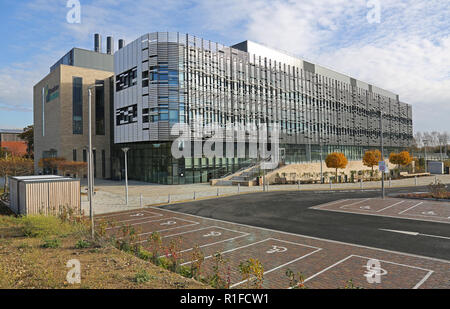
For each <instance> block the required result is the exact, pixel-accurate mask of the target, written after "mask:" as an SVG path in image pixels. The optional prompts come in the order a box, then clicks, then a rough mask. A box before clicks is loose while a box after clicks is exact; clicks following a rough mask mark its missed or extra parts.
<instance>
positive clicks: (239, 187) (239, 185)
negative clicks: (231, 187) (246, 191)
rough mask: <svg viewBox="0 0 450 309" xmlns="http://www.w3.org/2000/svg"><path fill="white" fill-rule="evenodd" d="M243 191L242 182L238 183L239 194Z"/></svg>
mask: <svg viewBox="0 0 450 309" xmlns="http://www.w3.org/2000/svg"><path fill="white" fill-rule="evenodd" d="M239 193H241V184H240V183H238V194H239Z"/></svg>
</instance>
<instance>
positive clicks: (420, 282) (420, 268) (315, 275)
mask: <svg viewBox="0 0 450 309" xmlns="http://www.w3.org/2000/svg"><path fill="white" fill-rule="evenodd" d="M352 257H358V258H361V259H366V260H371V259H373V258H369V257H366V256H361V255H356V254H351V255H349V256H347V257H345V258H343V259H342V260H340V261H337V262H336V263H334V264H332V265H330V266H328V267H327V268H324V269H323V270H321V271H319V272H318V273H315V274H314V275H312V276H310V277H308V278H307V279H305V281H304V283H306V282H308V281H309V280H311V279H313V278H315V277H317V276H319V275H321V274H323V273H324V272H326V271H328V270H330V269H332V268H334V267H336V266H337V265H339V264H342V263H343V262H345V261H347V260H348V259H350V258H352ZM377 260H378V261H380V262H383V263H388V264H393V265H398V266H403V267H409V268H415V269H419V270H422V271H426V272H427V274H426V275H425V276H424V277H423V278H422V279H421V280H420V281H419V282H418V283H417V284H416V285H414V287H412V289H418V288H419V287H420V286H421V285H422V284H423V283H424V282H425V281H426V280H427V279H428V278H429V277H430V276H431V274H432V273H433V272H434V271H432V270H429V269H426V268H422V267H417V266H411V265H406V264H400V263H395V262H391V261H386V260H380V259H377Z"/></svg>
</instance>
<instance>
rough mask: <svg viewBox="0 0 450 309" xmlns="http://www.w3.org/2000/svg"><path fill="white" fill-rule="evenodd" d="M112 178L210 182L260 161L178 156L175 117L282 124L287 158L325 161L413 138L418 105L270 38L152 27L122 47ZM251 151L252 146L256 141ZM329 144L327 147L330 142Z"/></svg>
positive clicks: (403, 144) (353, 157)
mask: <svg viewBox="0 0 450 309" xmlns="http://www.w3.org/2000/svg"><path fill="white" fill-rule="evenodd" d="M114 74H115V88H114V117H113V118H114V119H113V122H114V130H113V131H114V132H113V143H112V144H111V146H112V147H111V148H112V149H111V152H112V154H111V157H112V167H111V168H112V177H113V178H119V177H121V175H122V172H123V167H124V163H123V153H122V150H121V148H123V147H127V148H130V150H129V152H128V174H129V178H131V179H136V180H142V181H148V182H157V183H164V184H183V183H193V182H195V183H196V182H206V181H208V180H209V179H211V178H218V177H220V176H222V175H224V174H227V173H230V172H233V171H236V170H237V169H239V168H241V167H243V166H245V165H247V164H249V163H250V162H252V161H253V162H254V161H255V159H251V158H249V157H248V156H244V157H242V158H238V157H233V158H218V157H213V158H208V157H195V156H194V154H192V156H191V157H186V158H181V159H174V158H173V156H172V155H171V144H172V141H173V140H174V139H175V138H176V136H172V135H171V134H170V130H171V128H172V127H173V125H175V124H176V123H187V124H193V123H194V122H196V121H201V122H202V123H203V124H208V123H219V124H220V125H221V126H226V125H227V124H229V123H233V124H239V123H240V124H254V125H256V127H261V126H267V125H271V124H279V125H280V127H281V134H280V150H281V153H282V155H281V157H282V160H283V161H284V162H285V163H287V164H289V163H299V162H309V161H317V160H319V159H320V154H321V153H322V155H323V156H325V155H326V154H327V153H330V152H333V151H340V152H343V153H345V154H346V156H347V157H348V158H349V159H350V160H360V159H361V157H362V155H363V153H364V151H365V150H367V149H372V148H380V145H381V128H382V129H383V132H382V134H383V137H384V146H385V152H386V153H388V152H390V151H398V150H400V149H404V148H406V147H408V146H409V145H410V143H411V141H412V108H411V106H410V105H408V104H405V103H403V102H401V101H400V99H399V96H398V95H397V94H395V93H392V92H390V91H387V90H384V89H381V88H378V87H376V86H374V85H371V84H368V83H365V82H363V81H359V80H357V79H355V78H352V77H350V76H347V75H345V74H341V73H338V72H335V71H333V70H330V69H327V68H325V67H322V66H320V65H316V64H313V63H310V62H308V61H305V60H303V59H300V58H298V57H295V56H292V55H289V54H287V53H284V52H281V51H278V50H275V49H271V48H268V47H266V46H263V45H260V44H257V43H254V42H251V41H244V42H242V43H239V44H236V45H234V46H231V47H227V46H224V45H221V44H219V43H215V42H211V41H208V40H205V39H201V38H198V37H195V36H192V35H189V34H182V33H167V32H154V33H149V34H145V35H143V36H141V37H139V38H138V39H137V40H135V41H133V42H131V43H130V44H128V45H126V46H124V47H123V48H121V49H119V50H118V51H117V52H116V53H115V54H114ZM247 150H248V149H247ZM321 150H322V151H321Z"/></svg>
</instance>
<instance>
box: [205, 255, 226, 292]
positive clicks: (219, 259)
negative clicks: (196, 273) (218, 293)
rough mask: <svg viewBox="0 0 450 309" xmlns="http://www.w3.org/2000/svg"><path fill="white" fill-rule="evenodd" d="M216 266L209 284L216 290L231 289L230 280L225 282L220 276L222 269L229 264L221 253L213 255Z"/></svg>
mask: <svg viewBox="0 0 450 309" xmlns="http://www.w3.org/2000/svg"><path fill="white" fill-rule="evenodd" d="M213 259H214V265H213V274H212V275H211V276H210V277H209V280H208V281H209V284H210V285H211V286H212V287H213V288H216V289H228V288H230V286H229V282H230V280H225V279H224V278H223V277H222V276H221V274H220V268H221V267H222V266H223V265H225V264H226V263H228V261H227V260H225V259H224V258H223V256H222V254H221V253H220V252H217V253H215V254H214V255H213Z"/></svg>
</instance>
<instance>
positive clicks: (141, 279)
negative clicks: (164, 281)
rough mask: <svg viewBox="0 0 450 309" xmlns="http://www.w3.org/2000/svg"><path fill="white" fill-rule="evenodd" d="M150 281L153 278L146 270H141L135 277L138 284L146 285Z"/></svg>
mask: <svg viewBox="0 0 450 309" xmlns="http://www.w3.org/2000/svg"><path fill="white" fill-rule="evenodd" d="M150 279H151V276H150V274H149V273H148V272H147V271H146V270H145V269H141V270H140V271H138V272H137V273H136V275H135V276H134V281H136V283H145V282H148V281H150Z"/></svg>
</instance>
